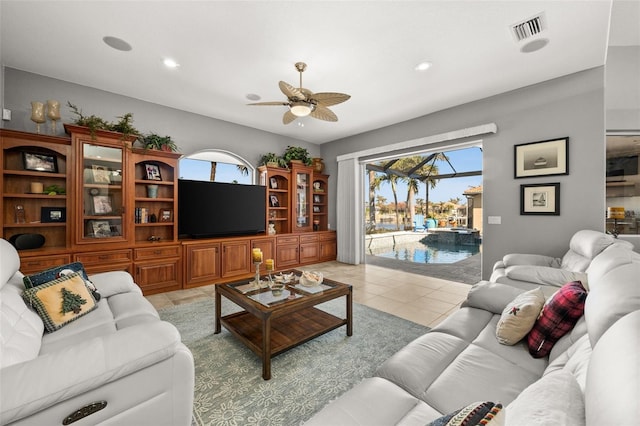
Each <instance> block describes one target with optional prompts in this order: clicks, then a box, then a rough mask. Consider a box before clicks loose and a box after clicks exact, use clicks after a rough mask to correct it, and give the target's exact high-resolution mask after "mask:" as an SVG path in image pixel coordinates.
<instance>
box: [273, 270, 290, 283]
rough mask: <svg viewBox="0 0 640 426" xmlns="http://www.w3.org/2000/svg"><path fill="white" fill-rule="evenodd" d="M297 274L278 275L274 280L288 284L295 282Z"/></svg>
mask: <svg viewBox="0 0 640 426" xmlns="http://www.w3.org/2000/svg"><path fill="white" fill-rule="evenodd" d="M294 276H295V274H294V273H293V272H291V273H289V274H278V275H276V276H275V277H274V278H275V280H276V282H279V283H285V284H286V283H288V282H290V281H293V278H294Z"/></svg>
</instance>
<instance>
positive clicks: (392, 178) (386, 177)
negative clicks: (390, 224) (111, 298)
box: [380, 173, 400, 230]
mask: <svg viewBox="0 0 640 426" xmlns="http://www.w3.org/2000/svg"><path fill="white" fill-rule="evenodd" d="M399 179H400V177H399V176H397V175H394V174H390V173H387V174H383V175H381V176H380V183H384V182H388V183H389V185H391V193H392V194H393V205H394V209H395V212H396V230H400V213H399V211H398V191H397V184H398V180H399Z"/></svg>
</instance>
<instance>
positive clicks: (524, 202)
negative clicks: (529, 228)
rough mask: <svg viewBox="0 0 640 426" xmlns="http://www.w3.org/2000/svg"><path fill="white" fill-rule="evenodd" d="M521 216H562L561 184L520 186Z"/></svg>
mask: <svg viewBox="0 0 640 426" xmlns="http://www.w3.org/2000/svg"><path fill="white" fill-rule="evenodd" d="M520 214H521V215H548V216H559V215H560V183H559V182H554V183H538V184H526V185H520Z"/></svg>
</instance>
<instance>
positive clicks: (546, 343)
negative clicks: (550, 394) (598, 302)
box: [527, 281, 587, 358]
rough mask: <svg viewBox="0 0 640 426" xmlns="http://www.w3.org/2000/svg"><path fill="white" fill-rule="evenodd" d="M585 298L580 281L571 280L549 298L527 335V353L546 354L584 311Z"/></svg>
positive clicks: (535, 356) (538, 356)
mask: <svg viewBox="0 0 640 426" xmlns="http://www.w3.org/2000/svg"><path fill="white" fill-rule="evenodd" d="M586 298H587V291H586V290H585V289H584V287H583V286H582V283H581V282H580V281H572V282H569V283H567V284H565V285H563V286H562V287H561V288H560V290H558V291H557V292H556V293H555V294H554V295H553V296H552V297H551V299H549V301H548V302H547V303H546V304H545V305H544V307H543V308H542V312H541V313H540V316H539V317H538V319H537V320H536V323H535V324H534V325H533V328H532V329H531V331H530V332H529V335H528V336H527V344H528V346H529V353H530V354H531V355H532V356H533V357H534V358H542V357H545V356H547V355H548V354H549V352H551V348H553V345H554V344H555V343H556V342H557V341H558V339H560V338H561V337H562V336H564V335H565V334H567V333H568V332H569V331H571V329H572V328H573V326H574V325H576V322H578V320H579V319H580V317H581V316H582V314H583V313H584V301H585V299H586Z"/></svg>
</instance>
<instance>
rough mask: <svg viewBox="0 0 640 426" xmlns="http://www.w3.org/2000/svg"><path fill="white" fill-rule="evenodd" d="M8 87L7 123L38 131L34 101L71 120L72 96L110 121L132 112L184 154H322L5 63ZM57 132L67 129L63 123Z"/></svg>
mask: <svg viewBox="0 0 640 426" xmlns="http://www.w3.org/2000/svg"><path fill="white" fill-rule="evenodd" d="M4 89H5V90H4V94H3V99H4V107H5V108H8V109H10V110H12V120H11V121H8V122H4V127H5V128H7V129H14V130H23V131H28V132H35V123H33V122H32V121H31V120H30V116H31V101H34V100H35V101H41V102H45V101H46V100H47V99H56V100H58V101H59V102H60V104H61V108H60V110H61V113H62V122H65V123H70V122H72V121H73V118H74V117H75V116H74V115H73V114H71V111H70V109H69V108H68V107H67V106H66V104H67V101H70V102H71V103H72V104H74V105H76V106H78V107H79V108H80V109H81V110H82V114H83V115H87V116H88V115H97V116H99V117H102V118H103V119H105V120H108V121H116V120H117V117H118V116H122V115H124V114H126V113H128V112H131V113H132V114H133V119H134V123H133V124H134V126H135V127H136V128H137V129H138V130H139V131H141V132H144V133H147V132H152V131H153V132H156V133H159V134H162V135H165V134H166V135H170V136H171V138H172V139H173V140H175V141H176V144H177V145H178V147H179V148H180V152H181V153H183V154H185V155H189V154H192V153H194V152H196V151H200V150H202V149H211V148H216V149H223V150H227V151H231V152H234V153H236V154H238V155H240V156H241V157H243V158H244V159H246V160H247V161H249V162H251V163H252V164H253V165H257V163H258V160H259V158H260V156H261V155H262V154H264V153H267V152H276V153H281V152H283V151H284V149H285V148H286V147H287V145H295V146H302V147H305V148H307V150H308V151H309V153H310V154H311V155H312V156H314V157H317V156H319V154H320V148H319V146H318V145H315V144H310V143H307V142H303V141H300V140H297V139H292V138H287V137H283V136H280V135H276V134H273V133H269V132H264V131H261V130H257V129H253V128H250V127H245V126H240V125H237V124H233V123H230V122H228V121H222V120H216V119H213V118H209V117H205V116H202V115H198V114H192V113H189V112H186V111H181V110H177V109H173V108H168V107H165V106H161V105H158V104H153V103H150V102H144V101H141V100H138V99H134V98H130V97H127V96H121V95H116V94H114V93H110V92H105V91H102V90H97V89H93V88H90V87H86V86H81V85H78V84H74V83H69V82H66V81H61V80H57V79H53V78H49V77H44V76H41V75H38V74H32V73H28V72H25V71H21V70H16V69H13V68H5V69H4ZM63 104H64V106H62V105H63ZM47 125H49V123H47ZM58 133H60V134H63V133H64V128H63V127H62V126H61V125H60V126H58Z"/></svg>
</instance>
